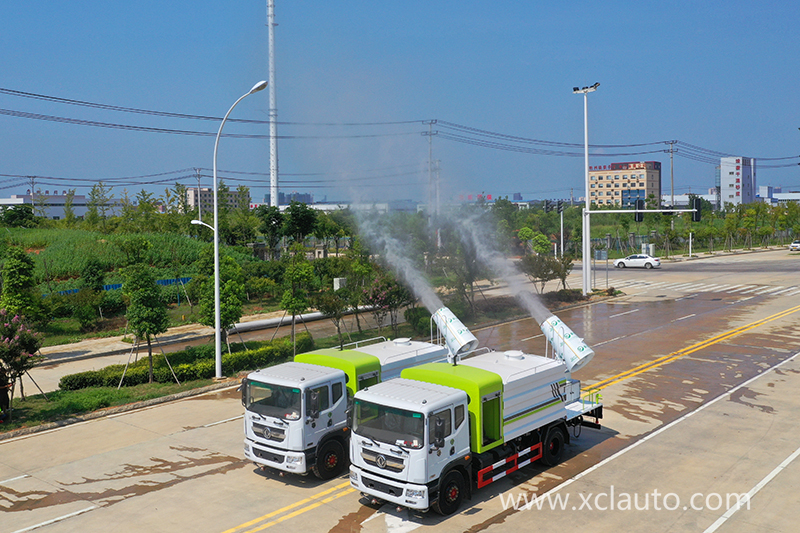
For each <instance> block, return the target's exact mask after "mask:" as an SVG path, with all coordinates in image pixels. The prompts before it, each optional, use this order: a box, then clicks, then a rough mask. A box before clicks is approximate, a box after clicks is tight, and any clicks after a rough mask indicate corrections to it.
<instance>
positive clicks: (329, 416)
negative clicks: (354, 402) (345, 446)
mask: <svg viewBox="0 0 800 533" xmlns="http://www.w3.org/2000/svg"><path fill="white" fill-rule="evenodd" d="M305 404H306V413H305V414H306V442H305V445H306V448H311V447H313V446H316V445H317V443H319V441H320V439H321V438H322V437H323V436H325V435H327V434H328V433H329V432H331V431H333V430H335V429H341V428H343V427H344V426H345V425H346V424H347V418H346V416H345V411H346V409H347V397H346V395H345V394H344V384H343V383H341V382H334V383H326V384H324V385H320V386H317V387H314V388H311V389H307V390H306V402H305Z"/></svg>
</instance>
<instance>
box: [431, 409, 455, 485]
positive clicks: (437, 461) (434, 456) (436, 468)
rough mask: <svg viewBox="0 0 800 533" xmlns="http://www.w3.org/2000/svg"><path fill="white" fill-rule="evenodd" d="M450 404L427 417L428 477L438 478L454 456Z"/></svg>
mask: <svg viewBox="0 0 800 533" xmlns="http://www.w3.org/2000/svg"><path fill="white" fill-rule="evenodd" d="M455 453H456V448H455V446H454V442H453V409H452V406H449V407H447V408H446V409H442V410H441V411H437V412H435V413H433V414H432V415H431V416H430V417H429V418H428V479H429V480H430V479H435V478H438V477H439V475H440V474H441V472H442V470H443V469H444V467H445V466H447V464H448V463H450V461H452V460H453V459H454V458H455V457H454V456H455Z"/></svg>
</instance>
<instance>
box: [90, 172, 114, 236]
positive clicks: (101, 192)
mask: <svg viewBox="0 0 800 533" xmlns="http://www.w3.org/2000/svg"><path fill="white" fill-rule="evenodd" d="M86 207H87V212H86V219H87V222H89V223H90V224H93V225H94V224H99V225H100V227H101V229H102V231H103V232H105V231H106V229H107V225H106V220H107V218H108V216H109V214H111V215H113V214H114V195H113V194H111V187H106V186H105V184H104V183H103V182H102V181H101V182H98V183H97V184H95V185H93V186H92V189H91V190H90V191H89V201H88V202H87V203H86Z"/></svg>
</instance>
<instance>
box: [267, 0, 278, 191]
mask: <svg viewBox="0 0 800 533" xmlns="http://www.w3.org/2000/svg"><path fill="white" fill-rule="evenodd" d="M275 26H277V24H275V2H274V0H267V28H268V34H269V84H268V85H269V205H270V206H273V207H277V206H278V104H277V101H276V97H275Z"/></svg>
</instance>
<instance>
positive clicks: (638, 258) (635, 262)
mask: <svg viewBox="0 0 800 533" xmlns="http://www.w3.org/2000/svg"><path fill="white" fill-rule="evenodd" d="M614 266H615V267H617V268H627V267H639V268H661V260H660V259H659V258H658V257H650V256H649V255H645V254H634V255H629V256H628V257H623V258H622V259H617V260H615V261H614Z"/></svg>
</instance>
